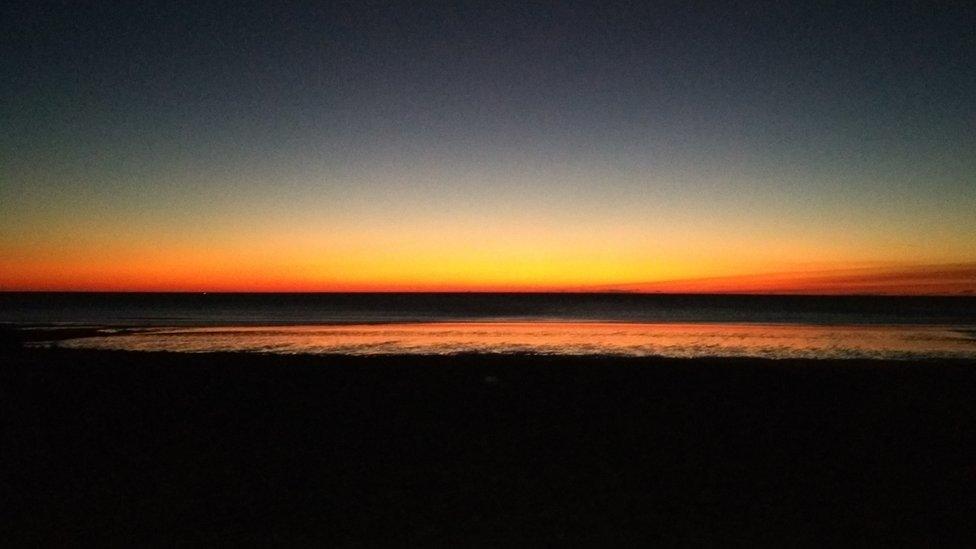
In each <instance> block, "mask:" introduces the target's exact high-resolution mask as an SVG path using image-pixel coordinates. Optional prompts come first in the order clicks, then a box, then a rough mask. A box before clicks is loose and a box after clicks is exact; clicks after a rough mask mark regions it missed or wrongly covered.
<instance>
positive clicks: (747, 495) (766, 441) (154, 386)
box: [0, 331, 976, 546]
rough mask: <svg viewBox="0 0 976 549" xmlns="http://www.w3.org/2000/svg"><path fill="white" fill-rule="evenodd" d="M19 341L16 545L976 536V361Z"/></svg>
mask: <svg viewBox="0 0 976 549" xmlns="http://www.w3.org/2000/svg"><path fill="white" fill-rule="evenodd" d="M2 340H3V349H2V360H0V363H2V364H3V366H2V368H0V376H2V384H0V387H2V395H0V396H2V399H0V400H2V406H3V417H4V418H5V420H4V423H5V429H4V433H5V434H4V444H3V454H4V459H3V466H2V467H3V486H4V493H5V494H6V495H7V497H6V499H7V501H8V504H9V505H10V511H9V513H10V514H9V515H8V517H9V520H5V521H4V523H5V530H7V532H6V534H5V535H4V537H5V539H7V540H9V541H11V542H12V543H14V544H18V545H39V544H50V543H55V544H60V545H64V544H89V543H90V544H100V545H108V544H112V545H116V544H125V545H134V544H140V545H141V544H149V545H173V544H177V543H228V544H240V543H261V544H268V543H276V544H312V543H316V544H328V545H332V546H375V545H381V544H382V545H404V546H446V545H463V546H511V545H539V544H544V543H545V544H559V545H575V544H582V545H616V546H620V545H628V546H629V545H637V544H644V543H658V544H680V545H733V544H734V545H739V544H757V543H758V544H764V545H768V544H784V543H790V544H794V545H828V544H838V543H842V542H843V543H845V544H846V543H851V542H855V543H867V544H870V545H890V544H892V543H897V544H899V545H901V544H909V545H939V546H941V545H946V544H951V543H958V542H960V541H971V540H973V539H974V538H973V537H972V536H973V527H972V525H971V518H972V513H973V510H974V508H976V507H974V504H976V457H974V455H976V453H974V451H973V450H974V449H976V434H974V433H976V401H974V399H973V398H972V395H974V394H976V364H974V363H973V362H972V361H951V360H939V361H932V360H930V361H914V362H913V361H900V362H886V361H876V360H875V361H871V360H760V359H751V358H736V359H724V358H702V359H664V358H655V357H644V358H608V357H599V356H587V357H567V356H562V357H545V356H527V355H501V356H499V355H459V356H370V357H350V356H336V355H318V356H307V355H270V354H256V353H248V354H245V353H198V354H187V353H182V354H181V353H163V352H159V353H147V352H123V351H94V350H78V349H40V348H38V349H35V348H23V347H22V346H21V344H20V343H21V342H20V341H19V340H18V337H17V336H16V335H11V332H9V331H8V332H5V333H4V337H3V338H2Z"/></svg>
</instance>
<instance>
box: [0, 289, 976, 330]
mask: <svg viewBox="0 0 976 549" xmlns="http://www.w3.org/2000/svg"><path fill="white" fill-rule="evenodd" d="M498 320H524V321H551V320H559V321H602V322H651V323H670V322H681V323H695V322H718V323H776V324H815V325H816V324H828V325H829V324H835V325H840V324H845V325H872V324H873V325H881V324H905V325H926V324H942V325H976V297H884V296H752V295H665V294H623V293H622V294H494V293H492V294H484V293H451V294H420V293H400V294H393V293H386V294H377V293H347V294H323V293H312V294H228V293H218V294H201V293H196V294H187V293H155V294H142V293H140V294H126V293H0V323H6V324H47V325H52V324H53V325H106V326H226V325H235V326H241V325H251V326H266V325H288V324H291V325H294V324H334V323H340V324H355V323H385V322H441V321H454V322H459V321H498Z"/></svg>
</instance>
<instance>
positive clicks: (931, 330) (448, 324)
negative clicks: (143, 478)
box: [0, 293, 976, 359]
mask: <svg viewBox="0 0 976 549" xmlns="http://www.w3.org/2000/svg"><path fill="white" fill-rule="evenodd" d="M0 323H3V324H7V325H15V326H21V327H35V328H46V329H49V328H51V327H55V328H56V327H65V326H91V327H96V328H99V329H100V331H99V332H98V333H97V335H96V336H95V337H84V338H76V339H68V340H60V341H54V342H51V343H47V344H48V345H57V346H62V347H69V348H97V349H125V350H144V351H178V352H207V351H242V352H264V353H339V354H354V355H369V354H457V353H534V354H547V355H559V354H566V355H587V354H599V355H619V356H648V355H660V356H671V357H701V356H751V357H766V358H877V359H917V358H936V359H941V358H964V359H974V358H976V299H974V298H971V297H959V298H954V297H945V298H937V297H810V296H799V297H798V296H703V295H633V294H28V293H20V294H0ZM52 339H54V338H52ZM42 344H44V343H42Z"/></svg>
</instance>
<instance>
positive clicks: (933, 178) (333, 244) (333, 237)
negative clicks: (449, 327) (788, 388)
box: [0, 1, 976, 294]
mask: <svg viewBox="0 0 976 549" xmlns="http://www.w3.org/2000/svg"><path fill="white" fill-rule="evenodd" d="M714 4H716V3H712V2H705V3H695V2H675V3H650V2H633V3H619V4H618V3H609V2H599V3H593V4H589V3H582V2H581V3H566V4H563V3H534V2H512V3H505V2H490V3H483V4H482V3H467V2H445V3H436V2H432V3H424V4H412V5H408V4H403V5H397V4H392V3H372V2H349V3H341V2H331V3H310V4H304V5H303V4H297V3H285V2H260V3H249V2H240V1H238V2H227V3H210V2H193V3H187V4H178V3H162V2H158V3H157V2H130V3H114V4H109V3H105V4H102V3H78V2H67V3H44V2H23V3H22V2H16V1H14V2H6V3H4V4H3V6H2V7H0V48H2V50H0V97H2V98H3V100H2V101H0V127H2V128H3V131H2V132H0V289H2V290H133V291H143V290H144V291H424V290H431V291H441V290H458V291H479V290H491V291H495V290H512V291H578V290H583V291H589V290H593V291H602V290H614V291H709V292H711V291H719V292H725V291H732V292H752V291H775V292H792V293H951V294H957V293H967V292H968V293H972V292H973V291H974V289H976V99H974V98H976V33H974V32H973V28H976V6H974V5H973V4H972V3H971V2H958V3H954V2H945V3H940V5H939V6H935V7H932V6H929V5H926V4H924V3H914V4H913V3H897V5H896V4H895V3H884V4H881V3H877V4H875V3H872V4H863V5H862V4H858V3H856V2H834V3H823V4H817V3H814V2H801V3H796V4H790V3H787V2H769V3H738V4H731V3H730V5H728V6H721V7H716V6H715V5H714Z"/></svg>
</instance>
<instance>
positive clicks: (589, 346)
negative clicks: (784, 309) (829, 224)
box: [63, 322, 976, 358]
mask: <svg viewBox="0 0 976 549" xmlns="http://www.w3.org/2000/svg"><path fill="white" fill-rule="evenodd" d="M63 345H66V346H69V347H85V348H111V349H125V350H142V351H180V352H208V351H245V352H270V353H289V354H291V353H312V354H320V353H340V354H353V355H373V354H457V353H535V354H554V355H593V354H597V355H603V354H606V355H621V356H651V355H660V356H671V357H702V356H752V357H766V358H918V357H932V358H976V341H974V338H973V331H972V330H971V329H953V328H950V327H944V326H819V325H785V324H780V325H758V324H647V323H599V322H450V323H411V324H358V325H339V326H284V327H278V326H275V327H209V328H181V329H162V330H147V331H144V332H137V333H131V334H124V335H109V336H104V337H94V338H85V339H76V340H71V341H68V342H65V343H63Z"/></svg>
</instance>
